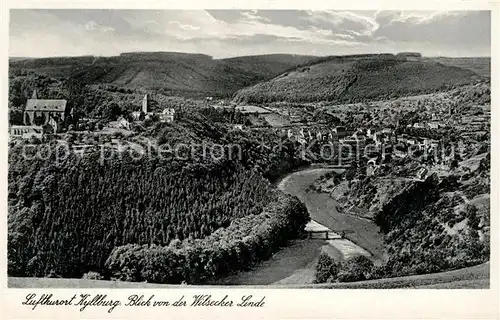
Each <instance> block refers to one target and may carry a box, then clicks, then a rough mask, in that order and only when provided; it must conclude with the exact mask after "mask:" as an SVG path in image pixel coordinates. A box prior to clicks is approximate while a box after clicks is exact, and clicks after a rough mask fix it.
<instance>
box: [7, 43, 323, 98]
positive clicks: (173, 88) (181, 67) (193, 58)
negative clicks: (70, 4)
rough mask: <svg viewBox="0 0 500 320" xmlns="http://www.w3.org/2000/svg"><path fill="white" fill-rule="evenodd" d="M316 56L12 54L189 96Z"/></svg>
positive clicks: (75, 74)
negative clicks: (219, 57)
mask: <svg viewBox="0 0 500 320" xmlns="http://www.w3.org/2000/svg"><path fill="white" fill-rule="evenodd" d="M314 58H315V57H313V56H301V55H291V54H270V55H258V56H245V57H236V58H227V59H213V58H212V57H211V56H208V55H203V54H190V53H176V52H142V53H141V52H139V53H123V54H121V55H119V56H114V57H93V56H84V57H61V58H42V59H27V60H18V59H11V61H10V65H9V67H10V70H11V71H16V70H24V71H25V72H35V73H38V74H41V75H45V76H49V77H51V78H55V79H58V80H68V79H74V80H76V81H78V82H80V83H83V84H86V85H87V84H113V85H116V86H119V87H125V88H131V89H135V88H145V89H162V90H163V92H164V93H165V94H169V95H181V96H189V97H205V96H216V97H217V96H222V97H230V96H231V95H232V94H233V93H234V92H235V91H237V90H238V89H241V88H243V87H246V86H250V85H253V84H255V83H257V82H259V81H263V80H268V79H270V78H273V77H275V76H277V75H279V74H281V73H282V72H283V71H285V70H287V69H290V68H293V67H296V66H297V65H301V64H304V63H306V62H308V61H310V60H311V59H314Z"/></svg>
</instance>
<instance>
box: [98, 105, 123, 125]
mask: <svg viewBox="0 0 500 320" xmlns="http://www.w3.org/2000/svg"><path fill="white" fill-rule="evenodd" d="M101 110H102V118H103V119H104V120H107V121H114V120H116V119H118V117H119V116H121V115H122V114H123V111H122V109H121V108H120V106H119V105H118V104H117V103H116V102H111V103H108V104H104V105H103V106H101Z"/></svg>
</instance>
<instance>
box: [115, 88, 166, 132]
mask: <svg viewBox="0 0 500 320" xmlns="http://www.w3.org/2000/svg"><path fill="white" fill-rule="evenodd" d="M154 116H157V117H158V118H159V119H160V122H173V121H174V118H175V109H173V108H165V109H163V111H162V112H160V113H155V112H152V111H150V110H149V108H148V95H147V94H146V95H145V96H144V98H143V99H142V106H141V110H137V111H133V112H132V119H133V121H143V120H148V119H152V118H153V117H154ZM109 126H110V127H114V128H119V129H125V130H130V126H131V123H130V121H128V120H127V119H125V118H124V117H120V118H118V120H117V121H113V122H111V123H110V124H109Z"/></svg>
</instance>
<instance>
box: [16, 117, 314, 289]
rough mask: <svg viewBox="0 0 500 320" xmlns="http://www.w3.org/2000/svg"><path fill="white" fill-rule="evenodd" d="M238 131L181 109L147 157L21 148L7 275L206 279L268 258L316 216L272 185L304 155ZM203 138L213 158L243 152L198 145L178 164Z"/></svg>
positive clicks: (156, 132)
mask: <svg viewBox="0 0 500 320" xmlns="http://www.w3.org/2000/svg"><path fill="white" fill-rule="evenodd" d="M227 127H228V126H226V127H224V126H223V125H221V124H216V123H213V122H212V121H210V120H208V119H207V118H205V117H203V116H201V115H199V114H197V112H196V111H195V110H189V111H184V112H181V113H180V114H179V119H178V120H176V122H175V123H173V124H170V123H157V124H156V125H154V126H152V127H150V128H149V129H148V131H147V132H145V133H144V136H139V138H144V137H145V136H147V137H149V138H150V139H152V140H154V141H156V142H157V143H158V144H159V145H160V146H163V147H164V148H163V149H162V151H161V152H155V151H154V150H153V151H151V152H149V153H148V154H147V155H144V156H143V157H140V158H139V159H137V157H132V156H130V155H129V154H128V153H126V152H125V153H117V152H115V153H113V154H111V153H105V154H104V157H103V156H102V155H101V154H100V152H99V151H95V152H90V153H88V154H86V155H84V156H83V157H81V158H80V157H79V156H76V155H75V154H71V155H70V156H67V157H64V156H63V155H61V154H59V153H57V152H55V151H56V150H61V149H58V148H56V147H55V145H54V143H56V142H55V141H52V142H49V143H44V144H39V145H36V148H28V149H29V150H28V151H27V152H28V153H29V154H26V153H23V149H24V148H23V146H24V145H25V142H23V141H17V142H12V143H11V144H10V150H9V175H8V186H9V197H8V200H9V215H8V232H9V234H8V242H9V246H8V248H9V249H8V261H9V263H8V274H9V275H10V276H37V277H40V276H56V277H57V276H62V277H81V276H82V275H84V274H85V273H88V272H90V271H93V272H98V273H99V274H101V275H103V276H105V277H108V279H109V277H110V276H113V277H117V278H120V279H123V280H131V281H148V282H167V283H180V282H182V281H187V282H188V283H199V282H200V281H204V280H207V279H213V278H214V277H218V276H222V275H224V274H227V273H229V272H233V271H236V270H240V269H244V268H250V267H251V266H252V265H253V264H255V263H256V262H258V261H261V260H263V259H267V258H269V257H270V256H271V255H272V254H273V253H274V252H276V251H277V250H279V248H280V246H282V245H284V244H285V243H286V241H287V240H288V239H291V238H293V237H296V236H297V235H299V234H300V233H301V231H302V230H303V228H304V226H305V224H306V222H307V221H308V219H309V216H308V213H307V210H306V209H305V207H304V205H303V204H302V203H300V202H299V201H298V199H296V198H293V197H290V196H285V195H284V194H282V193H281V192H279V191H277V190H275V189H274V188H273V187H272V185H271V183H270V182H269V181H268V180H267V179H266V178H265V177H272V176H274V175H279V174H280V172H281V171H280V170H289V167H290V166H292V167H293V165H294V150H293V149H290V150H289V149H287V147H286V146H285V147H284V149H283V150H276V151H275V150H272V151H269V150H262V148H260V146H259V143H260V141H261V140H257V139H256V138H254V137H253V136H252V135H251V134H248V135H247V134H245V133H244V132H239V131H231V130H229V129H228V128H227ZM72 134H76V133H68V135H72ZM268 139H270V140H272V139H277V137H275V136H270V137H268ZM67 140H68V141H70V140H74V139H69V138H68V139H67ZM202 142H203V143H204V144H205V147H206V148H207V149H208V150H212V149H211V146H212V144H213V143H217V144H218V145H219V146H223V147H228V148H230V147H231V144H235V143H238V144H240V145H241V147H242V149H243V150H242V155H243V156H242V157H241V159H240V158H237V157H233V158H231V155H233V156H234V154H231V153H222V154H217V157H212V156H211V155H210V153H208V155H204V152H205V151H204V150H203V149H202V148H201V147H198V148H195V149H192V150H188V151H192V152H191V155H190V156H188V157H187V158H185V157H184V155H183V156H182V158H179V157H176V153H175V152H176V150H175V149H170V148H168V146H176V145H177V144H178V143H182V144H183V145H184V146H192V145H194V144H198V145H201V143H202ZM217 150H220V149H219V148H217ZM37 152H38V154H44V155H47V154H49V156H48V158H40V157H36V156H34V155H35V153H37ZM281 173H282V172H281ZM196 239H201V240H199V241H195V240H196ZM207 259H208V260H207ZM167 262H168V263H167ZM205 267H206V268H205ZM200 268H201V269H200Z"/></svg>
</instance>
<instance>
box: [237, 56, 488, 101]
mask: <svg viewBox="0 0 500 320" xmlns="http://www.w3.org/2000/svg"><path fill="white" fill-rule="evenodd" d="M479 78H480V76H479V75H477V74H476V73H474V72H473V71H471V70H466V69H462V68H459V67H454V66H447V65H444V64H441V63H437V62H433V61H410V60H408V61H406V60H401V59H396V58H395V57H394V56H390V55H380V56H373V57H365V58H359V57H331V58H330V59H321V60H319V62H318V63H313V64H309V65H304V66H301V67H298V68H295V69H293V70H290V71H288V72H285V73H283V74H281V75H280V76H278V77H276V78H274V79H272V80H270V81H266V82H262V83H259V84H257V85H254V86H252V87H248V88H245V89H242V90H240V91H238V93H237V94H236V95H235V101H237V102H250V103H262V102H273V101H290V102H314V101H338V102H353V101H363V100H370V99H384V98H392V97H400V96H406V95H415V94H420V93H430V92H435V91H440V90H444V89H449V88H452V87H455V86H459V85H463V84H466V83H470V82H473V81H474V80H475V79H479Z"/></svg>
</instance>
